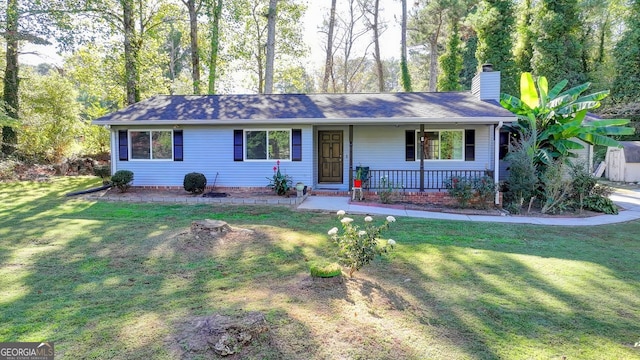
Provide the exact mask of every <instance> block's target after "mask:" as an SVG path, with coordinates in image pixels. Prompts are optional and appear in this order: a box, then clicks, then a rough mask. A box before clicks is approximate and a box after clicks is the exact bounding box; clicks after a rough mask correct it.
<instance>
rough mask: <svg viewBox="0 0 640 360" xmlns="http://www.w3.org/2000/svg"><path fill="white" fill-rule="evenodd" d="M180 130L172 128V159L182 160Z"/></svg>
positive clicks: (182, 148) (182, 147)
mask: <svg viewBox="0 0 640 360" xmlns="http://www.w3.org/2000/svg"><path fill="white" fill-rule="evenodd" d="M183 145H184V143H183V138H182V130H173V161H182V160H184V155H183V150H184V146H183Z"/></svg>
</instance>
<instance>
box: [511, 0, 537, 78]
mask: <svg viewBox="0 0 640 360" xmlns="http://www.w3.org/2000/svg"><path fill="white" fill-rule="evenodd" d="M519 6H520V8H519V9H518V14H519V18H518V23H517V25H516V31H517V34H518V42H517V44H516V47H515V50H514V54H515V62H516V66H517V68H518V71H520V72H531V70H532V69H531V58H532V57H533V34H532V33H531V21H532V19H533V4H532V0H524V1H522V2H521V3H520V5H519Z"/></svg>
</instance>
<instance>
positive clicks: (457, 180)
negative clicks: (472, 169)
mask: <svg viewBox="0 0 640 360" xmlns="http://www.w3.org/2000/svg"><path fill="white" fill-rule="evenodd" d="M473 185H474V184H473V181H472V179H469V178H466V177H464V176H452V177H451V178H450V179H448V180H446V181H445V182H444V186H445V187H446V188H447V192H448V193H449V195H451V197H453V198H454V199H456V201H457V202H458V205H459V206H460V207H463V208H465V207H467V206H469V202H470V201H471V199H473V195H474V192H475V191H474V188H473Z"/></svg>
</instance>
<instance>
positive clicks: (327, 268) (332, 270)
mask: <svg viewBox="0 0 640 360" xmlns="http://www.w3.org/2000/svg"><path fill="white" fill-rule="evenodd" d="M309 272H310V273H311V276H313V277H320V278H330V277H336V276H339V275H341V274H342V268H341V267H340V264H337V263H327V262H324V261H320V262H311V263H309Z"/></svg>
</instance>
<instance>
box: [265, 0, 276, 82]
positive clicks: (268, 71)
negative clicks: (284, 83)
mask: <svg viewBox="0 0 640 360" xmlns="http://www.w3.org/2000/svg"><path fill="white" fill-rule="evenodd" d="M277 9H278V0H269V9H268V10H267V54H266V58H267V59H266V65H265V69H264V92H265V93H266V94H271V93H273V71H274V70H273V66H274V60H275V57H276V16H277Z"/></svg>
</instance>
